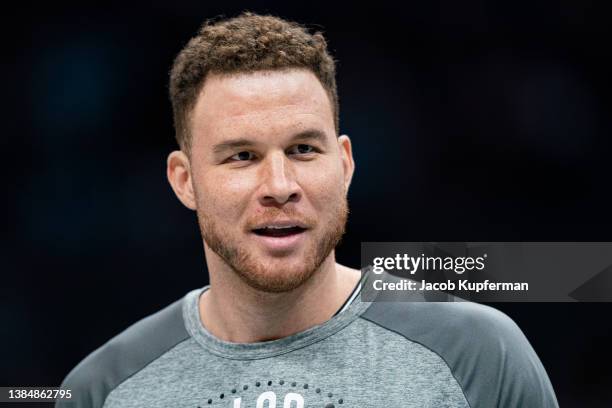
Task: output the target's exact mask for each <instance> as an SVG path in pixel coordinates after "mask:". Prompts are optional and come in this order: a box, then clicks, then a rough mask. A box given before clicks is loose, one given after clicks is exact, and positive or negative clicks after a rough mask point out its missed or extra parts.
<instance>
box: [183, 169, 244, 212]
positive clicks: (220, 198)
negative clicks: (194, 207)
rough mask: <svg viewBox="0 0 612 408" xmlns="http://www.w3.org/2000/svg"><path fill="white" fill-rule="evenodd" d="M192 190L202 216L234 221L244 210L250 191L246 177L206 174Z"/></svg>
mask: <svg viewBox="0 0 612 408" xmlns="http://www.w3.org/2000/svg"><path fill="white" fill-rule="evenodd" d="M198 181H199V182H197V183H196V186H194V188H195V189H196V190H197V192H198V194H197V195H198V197H197V198H198V206H199V208H201V209H202V211H203V213H204V215H211V216H214V217H216V218H217V219H220V220H221V221H222V220H224V219H225V220H232V221H235V220H236V218H238V217H239V216H240V215H241V214H242V213H243V212H244V209H245V208H246V206H247V204H248V197H249V191H250V187H249V186H250V181H249V180H248V177H231V176H227V175H224V174H215V172H208V173H207V174H206V175H205V176H204V177H199V178H198Z"/></svg>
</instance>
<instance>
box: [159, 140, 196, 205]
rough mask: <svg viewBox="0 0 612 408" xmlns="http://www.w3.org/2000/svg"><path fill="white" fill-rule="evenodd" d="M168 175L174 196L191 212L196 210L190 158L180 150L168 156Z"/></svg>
mask: <svg viewBox="0 0 612 408" xmlns="http://www.w3.org/2000/svg"><path fill="white" fill-rule="evenodd" d="M166 175H167V177H168V182H170V185H171V186H172V190H174V194H176V196H177V197H178V199H179V200H180V201H181V203H183V205H184V206H185V207H187V208H189V209H190V210H195V209H196V202H195V195H194V193H193V182H192V180H193V179H192V177H191V167H190V164H189V158H188V157H187V155H186V154H185V153H183V152H182V151H180V150H175V151H173V152H172V153H170V155H169V156H168V161H167V168H166Z"/></svg>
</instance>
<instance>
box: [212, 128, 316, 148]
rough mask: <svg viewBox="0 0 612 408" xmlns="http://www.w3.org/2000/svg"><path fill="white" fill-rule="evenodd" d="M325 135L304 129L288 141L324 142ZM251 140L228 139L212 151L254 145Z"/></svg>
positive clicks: (215, 146) (314, 130)
mask: <svg viewBox="0 0 612 408" xmlns="http://www.w3.org/2000/svg"><path fill="white" fill-rule="evenodd" d="M325 139H326V135H325V133H323V132H322V131H320V130H318V129H306V130H303V131H301V132H298V133H296V134H295V135H293V136H292V137H291V139H289V141H290V142H297V141H307V140H315V141H318V142H320V143H323V144H326V140H325ZM256 144H257V143H255V142H254V141H252V140H249V139H246V138H238V139H230V140H226V141H224V142H221V143H218V144H216V145H214V146H213V153H222V152H224V151H226V150H233V149H237V148H242V147H251V146H254V145H256Z"/></svg>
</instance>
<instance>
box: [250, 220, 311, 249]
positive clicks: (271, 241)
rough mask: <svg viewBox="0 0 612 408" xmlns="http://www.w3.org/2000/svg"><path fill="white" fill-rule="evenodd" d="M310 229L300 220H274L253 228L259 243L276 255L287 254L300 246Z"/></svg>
mask: <svg viewBox="0 0 612 408" xmlns="http://www.w3.org/2000/svg"><path fill="white" fill-rule="evenodd" d="M308 230H309V228H308V226H307V225H306V224H302V223H300V222H299V221H291V220H287V221H272V222H266V223H262V224H258V225H255V228H252V229H251V232H252V233H253V236H254V237H255V238H256V241H257V242H258V245H261V247H262V248H264V250H265V251H266V252H268V253H270V254H273V255H274V256H286V255H287V254H289V253H293V252H294V251H296V250H298V248H300V247H301V246H302V245H303V244H304V242H305V239H306V232H307V231H308Z"/></svg>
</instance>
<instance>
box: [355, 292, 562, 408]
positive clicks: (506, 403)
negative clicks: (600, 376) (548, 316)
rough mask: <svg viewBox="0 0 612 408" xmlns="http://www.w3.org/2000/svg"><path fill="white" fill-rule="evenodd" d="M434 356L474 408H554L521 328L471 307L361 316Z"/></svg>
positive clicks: (436, 305)
mask: <svg viewBox="0 0 612 408" xmlns="http://www.w3.org/2000/svg"><path fill="white" fill-rule="evenodd" d="M361 317H362V318H363V319H365V320H367V321H370V322H372V323H374V324H377V325H378V326H381V327H383V328H385V329H387V330H390V331H392V332H395V333H397V334H399V335H401V336H403V337H405V338H406V339H407V340H410V341H413V342H416V343H419V344H421V345H423V346H424V347H426V348H428V349H429V350H431V351H433V352H434V353H436V354H438V355H439V356H440V357H441V358H442V359H443V360H444V361H445V362H446V364H447V365H448V367H449V368H450V370H451V372H452V374H453V376H454V377H455V378H456V379H457V381H458V382H459V384H460V386H461V387H462V389H463V391H464V393H465V396H466V398H467V400H468V401H469V403H470V406H471V407H472V408H475V407H492V406H499V407H514V406H523V407H532V406H533V407H536V406H537V407H556V406H557V402H556V399H555V395H554V391H553V389H552V385H551V384H550V381H549V379H548V376H547V374H546V371H545V370H544V367H543V366H542V363H541V362H540V360H539V358H538V356H537V355H536V353H535V351H534V350H533V348H532V347H531V345H530V344H529V342H528V340H527V339H526V338H525V336H524V334H523V333H522V331H521V330H520V329H519V327H518V326H517V325H516V324H515V323H514V321H512V319H510V318H509V317H508V316H506V315H505V314H504V313H502V312H500V311H499V310H496V309H494V308H492V307H489V306H484V305H480V304H477V303H472V302H375V303H372V305H371V306H370V307H369V308H368V310H366V312H364V314H363V315H362V316H361Z"/></svg>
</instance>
